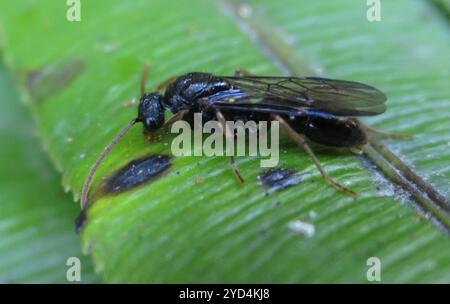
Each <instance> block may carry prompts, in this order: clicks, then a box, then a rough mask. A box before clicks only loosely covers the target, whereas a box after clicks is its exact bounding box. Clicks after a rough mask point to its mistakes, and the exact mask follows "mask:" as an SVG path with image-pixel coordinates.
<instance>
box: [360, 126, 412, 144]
mask: <svg viewBox="0 0 450 304" xmlns="http://www.w3.org/2000/svg"><path fill="white" fill-rule="evenodd" d="M361 126H362V128H363V129H364V131H365V132H366V134H367V135H368V136H369V137H370V136H373V137H377V138H388V139H397V140H413V139H414V136H412V135H409V134H401V133H387V132H383V131H378V130H376V129H374V128H371V127H369V126H367V125H362V124H361Z"/></svg>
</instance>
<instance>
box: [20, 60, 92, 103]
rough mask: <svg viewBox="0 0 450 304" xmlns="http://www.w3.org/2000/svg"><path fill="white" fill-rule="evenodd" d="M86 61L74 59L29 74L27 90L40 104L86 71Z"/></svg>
mask: <svg viewBox="0 0 450 304" xmlns="http://www.w3.org/2000/svg"><path fill="white" fill-rule="evenodd" d="M84 68H85V64H84V61H82V60H78V59H74V60H68V61H65V62H63V63H61V64H57V65H46V66H43V67H41V68H40V69H36V70H31V71H29V72H28V73H27V88H28V90H29V92H30V95H31V97H32V99H33V100H34V101H35V102H40V101H42V100H45V99H47V98H48V97H50V96H53V95H56V94H58V93H60V92H61V91H62V90H63V89H64V88H65V87H67V86H68V85H70V84H71V83H72V82H73V81H74V80H75V79H77V78H78V76H79V75H80V74H81V73H82V72H83V71H84Z"/></svg>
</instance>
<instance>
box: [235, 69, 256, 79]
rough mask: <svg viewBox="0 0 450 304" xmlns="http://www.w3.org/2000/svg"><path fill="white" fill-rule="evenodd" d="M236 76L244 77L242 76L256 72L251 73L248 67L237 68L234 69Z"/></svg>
mask: <svg viewBox="0 0 450 304" xmlns="http://www.w3.org/2000/svg"><path fill="white" fill-rule="evenodd" d="M234 76H235V77H242V76H244V77H245V76H254V74H252V73H250V72H249V71H247V70H246V69H236V70H234Z"/></svg>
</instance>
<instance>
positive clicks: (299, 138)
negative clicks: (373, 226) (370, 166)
mask: <svg viewBox="0 0 450 304" xmlns="http://www.w3.org/2000/svg"><path fill="white" fill-rule="evenodd" d="M273 118H274V119H275V120H277V121H278V122H279V123H280V125H281V127H282V128H283V129H284V130H285V131H286V133H287V135H288V136H289V138H290V139H291V140H292V141H293V142H295V143H296V144H297V145H299V146H300V147H302V148H303V149H304V150H305V152H306V153H307V154H308V155H309V157H310V158H311V160H312V161H313V163H314V164H315V165H316V167H317V169H319V171H320V174H322V176H323V178H325V180H326V181H327V182H328V183H329V184H331V185H332V186H333V187H334V188H335V189H336V190H339V191H342V192H345V193H347V194H350V195H351V196H353V197H356V196H357V195H358V194H357V193H356V192H354V191H353V190H351V189H349V188H346V187H344V186H342V185H341V184H339V183H338V182H336V181H335V180H334V179H333V178H332V177H331V176H329V175H328V173H327V172H326V171H325V170H324V168H323V167H322V165H321V164H320V162H319V160H318V159H317V157H316V155H315V154H314V152H313V151H312V150H311V148H310V147H309V145H308V144H307V143H306V141H305V139H304V138H303V136H301V135H300V134H299V133H297V132H296V131H295V130H294V129H292V128H291V126H290V125H289V124H288V123H287V122H286V121H285V120H284V119H283V118H281V117H280V116H279V115H275V116H273Z"/></svg>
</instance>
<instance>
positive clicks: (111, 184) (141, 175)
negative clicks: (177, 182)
mask: <svg viewBox="0 0 450 304" xmlns="http://www.w3.org/2000/svg"><path fill="white" fill-rule="evenodd" d="M170 165H171V161H170V157H169V156H168V155H151V156H149V157H145V158H141V159H137V160H133V161H131V162H130V163H128V164H127V165H126V166H124V167H123V168H122V169H120V170H119V171H117V172H116V173H114V174H113V175H112V176H110V177H109V178H108V179H107V180H106V181H105V182H104V183H103V186H102V192H103V193H104V194H116V193H122V192H124V191H127V190H130V189H133V188H135V187H137V186H139V185H142V184H144V183H147V182H150V181H152V180H154V179H156V178H157V177H159V176H161V175H162V174H163V173H164V172H165V171H167V170H168V169H169V167H170Z"/></svg>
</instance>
